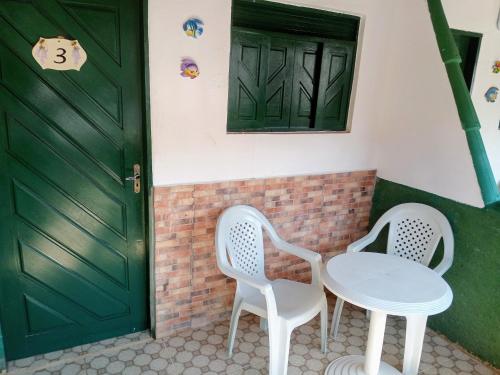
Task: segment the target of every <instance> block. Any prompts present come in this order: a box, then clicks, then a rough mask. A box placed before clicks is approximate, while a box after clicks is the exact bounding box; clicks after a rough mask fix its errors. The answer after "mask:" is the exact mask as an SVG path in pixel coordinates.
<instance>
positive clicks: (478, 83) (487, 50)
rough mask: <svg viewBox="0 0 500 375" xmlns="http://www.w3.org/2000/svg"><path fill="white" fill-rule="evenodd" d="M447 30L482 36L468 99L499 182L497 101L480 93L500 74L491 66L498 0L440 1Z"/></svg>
mask: <svg viewBox="0 0 500 375" xmlns="http://www.w3.org/2000/svg"><path fill="white" fill-rule="evenodd" d="M443 5H444V7H445V11H446V15H447V17H448V23H449V24H450V27H452V28H455V29H460V30H466V31H473V32H476V33H481V34H482V35H483V38H482V42H481V49H480V51H479V58H478V62H477V68H476V74H475V77H474V82H473V85H472V100H473V102H474V106H475V107H476V111H477V114H478V116H479V119H480V121H481V134H482V136H483V140H484V143H485V146H486V151H487V153H488V156H489V159H490V163H491V166H492V169H493V172H494V174H495V177H496V180H497V182H498V183H500V130H499V129H498V123H499V121H500V100H498V101H497V102H496V103H488V102H486V100H485V99H484V94H485V92H486V90H487V89H488V88H490V87H491V86H496V87H499V88H500V73H499V74H493V73H492V71H491V66H492V65H493V63H494V61H495V60H500V30H498V29H497V27H496V24H497V18H498V12H499V10H500V0H481V1H480V6H478V1H477V0H460V1H456V0H444V1H443Z"/></svg>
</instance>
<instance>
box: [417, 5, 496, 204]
mask: <svg viewBox="0 0 500 375" xmlns="http://www.w3.org/2000/svg"><path fill="white" fill-rule="evenodd" d="M427 4H428V6H429V12H430V16H431V21H432V25H433V27H434V32H435V34H436V40H437V44H438V47H439V52H440V53H441V59H442V60H443V63H444V65H445V67H446V72H447V74H448V79H449V81H450V85H451V89H452V91H453V96H454V98H455V103H456V106H457V110H458V115H459V117H460V122H461V124H462V128H463V129H464V131H465V136H466V138H467V143H468V145H469V150H470V153H471V156H472V163H473V164H474V169H475V171H476V176H477V180H478V183H479V188H480V189H481V195H482V197H483V201H484V204H485V205H487V206H488V205H491V204H493V203H495V202H499V201H500V193H499V190H498V187H497V184H496V182H495V177H494V176H493V171H492V169H491V164H490V162H489V159H488V155H487V154H486V149H485V147H484V143H483V139H482V137H481V133H480V128H481V124H480V122H479V118H478V116H477V113H476V110H475V108H474V104H473V103H472V99H471V96H470V93H469V90H468V88H467V85H466V83H465V80H464V77H463V74H462V71H461V69H460V63H461V62H462V60H461V58H460V54H459V52H458V48H457V46H456V44H455V40H454V39H453V35H452V34H451V31H450V28H449V26H448V21H447V19H446V14H445V12H444V9H443V4H442V3H441V0H427Z"/></svg>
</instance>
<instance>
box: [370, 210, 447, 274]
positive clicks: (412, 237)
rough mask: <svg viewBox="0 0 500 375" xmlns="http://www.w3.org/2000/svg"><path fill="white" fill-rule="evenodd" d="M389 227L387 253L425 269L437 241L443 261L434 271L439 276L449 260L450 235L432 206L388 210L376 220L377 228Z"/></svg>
mask: <svg viewBox="0 0 500 375" xmlns="http://www.w3.org/2000/svg"><path fill="white" fill-rule="evenodd" d="M386 224H389V238H388V243H387V253H388V254H392V255H397V256H400V257H403V258H406V259H410V260H413V261H415V262H419V263H422V264H423V265H425V266H428V265H429V263H430V261H431V259H432V257H433V256H434V253H435V251H436V248H437V246H438V244H439V241H440V240H441V238H442V239H443V242H444V256H443V261H442V262H441V263H442V264H440V265H439V266H438V267H439V269H438V267H436V271H437V272H439V273H440V274H443V273H444V272H445V271H446V270H448V268H449V267H450V266H451V263H452V261H453V246H454V244H453V232H452V230H451V226H450V223H449V222H448V220H447V219H446V217H445V216H444V215H443V214H442V213H441V212H439V211H438V210H436V209H435V208H433V207H430V206H427V205H424V204H419V203H405V204H400V205H398V206H395V207H393V208H391V209H390V210H389V211H387V212H386V213H385V214H384V215H382V217H381V218H380V219H379V220H378V221H377V223H376V225H377V226H378V227H379V228H381V227H384V226H385V225H386Z"/></svg>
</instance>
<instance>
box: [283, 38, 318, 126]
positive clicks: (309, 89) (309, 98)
mask: <svg viewBox="0 0 500 375" xmlns="http://www.w3.org/2000/svg"><path fill="white" fill-rule="evenodd" d="M295 45H296V48H295V69H294V75H293V94H292V108H291V112H292V114H291V118H290V128H293V129H295V130H299V129H304V130H306V129H309V128H311V127H313V125H314V113H315V110H314V108H315V105H316V95H317V89H318V87H317V86H318V80H319V66H318V65H319V64H318V62H319V51H320V48H319V47H320V46H319V44H318V43H310V42H302V41H300V42H299V41H297V42H296V44H295Z"/></svg>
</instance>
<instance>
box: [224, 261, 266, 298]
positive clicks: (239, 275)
mask: <svg viewBox="0 0 500 375" xmlns="http://www.w3.org/2000/svg"><path fill="white" fill-rule="evenodd" d="M220 268H221V270H222V272H223V273H224V275H226V276H229V277H231V278H233V279H235V280H236V281H239V282H242V283H244V284H246V285H248V286H251V287H252V288H255V289H257V290H259V291H260V292H261V293H262V294H264V295H265V294H266V293H269V292H271V293H273V288H272V286H271V284H270V283H267V282H265V281H262V280H259V279H255V278H253V277H250V276H248V275H246V274H244V273H243V272H240V271H237V270H235V269H234V268H228V267H220Z"/></svg>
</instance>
